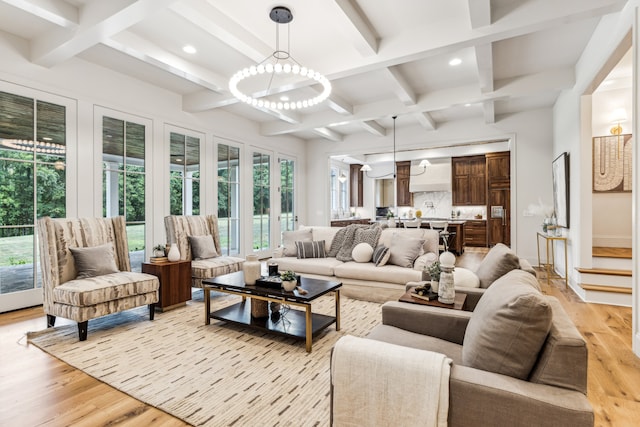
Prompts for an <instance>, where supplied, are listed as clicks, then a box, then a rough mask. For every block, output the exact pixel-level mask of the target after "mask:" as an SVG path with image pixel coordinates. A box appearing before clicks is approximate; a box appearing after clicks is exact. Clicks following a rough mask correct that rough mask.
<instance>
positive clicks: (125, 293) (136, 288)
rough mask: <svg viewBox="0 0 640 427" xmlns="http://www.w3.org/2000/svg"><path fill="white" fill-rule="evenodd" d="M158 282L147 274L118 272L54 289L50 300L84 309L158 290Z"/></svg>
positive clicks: (64, 284) (67, 283)
mask: <svg viewBox="0 0 640 427" xmlns="http://www.w3.org/2000/svg"><path fill="white" fill-rule="evenodd" d="M159 288H160V282H159V281H158V278H157V277H156V276H153V275H151V274H146V273H135V272H131V271H121V272H118V273H111V274H104V275H101V276H96V277H89V278H86V279H76V280H71V281H69V282H66V283H63V284H61V285H60V286H56V287H55V288H54V289H53V301H54V302H56V303H60V304H68V305H73V306H80V307H87V306H92V305H96V304H101V303H104V302H108V301H113V300H117V299H121V298H127V297H131V296H135V295H142V294H145V293H148V292H154V291H157V290H158V289H159Z"/></svg>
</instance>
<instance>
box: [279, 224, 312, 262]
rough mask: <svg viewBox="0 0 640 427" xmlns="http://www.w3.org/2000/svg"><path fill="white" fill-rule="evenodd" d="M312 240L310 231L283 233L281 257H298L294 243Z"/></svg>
mask: <svg viewBox="0 0 640 427" xmlns="http://www.w3.org/2000/svg"><path fill="white" fill-rule="evenodd" d="M312 240H313V235H312V233H311V229H307V230H295V231H285V232H284V233H282V246H284V251H283V253H282V255H284V256H298V248H297V247H296V242H311V241H312Z"/></svg>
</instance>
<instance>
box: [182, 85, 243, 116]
mask: <svg viewBox="0 0 640 427" xmlns="http://www.w3.org/2000/svg"><path fill="white" fill-rule="evenodd" d="M238 102H240V101H239V100H238V99H236V98H233V97H229V96H228V95H227V94H224V95H220V94H217V93H215V92H212V91H210V90H201V91H199V92H193V93H190V94H187V95H183V96H182V109H183V110H184V111H186V112H189V113H198V112H201V111H206V110H213V109H214V108H220V107H226V106H228V105H233V104H237V103H238Z"/></svg>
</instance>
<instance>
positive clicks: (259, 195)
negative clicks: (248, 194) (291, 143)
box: [252, 152, 271, 251]
mask: <svg viewBox="0 0 640 427" xmlns="http://www.w3.org/2000/svg"><path fill="white" fill-rule="evenodd" d="M270 162H271V156H269V155H268V154H264V153H257V152H254V153H253V227H252V228H253V249H254V250H257V251H260V250H264V249H268V248H269V246H270V241H271V240H270V238H271V214H270V207H271V205H270V203H271V179H270V174H271V167H270Z"/></svg>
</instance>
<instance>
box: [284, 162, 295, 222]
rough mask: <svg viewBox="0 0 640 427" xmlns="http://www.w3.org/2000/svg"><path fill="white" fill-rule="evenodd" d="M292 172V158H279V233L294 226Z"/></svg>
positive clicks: (293, 164)
mask: <svg viewBox="0 0 640 427" xmlns="http://www.w3.org/2000/svg"><path fill="white" fill-rule="evenodd" d="M294 172H295V162H294V161H293V160H290V159H280V233H282V232H284V231H290V230H295V228H296V221H297V216H296V213H295V203H294V202H295V200H294V194H295V191H294V182H295V181H294Z"/></svg>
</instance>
